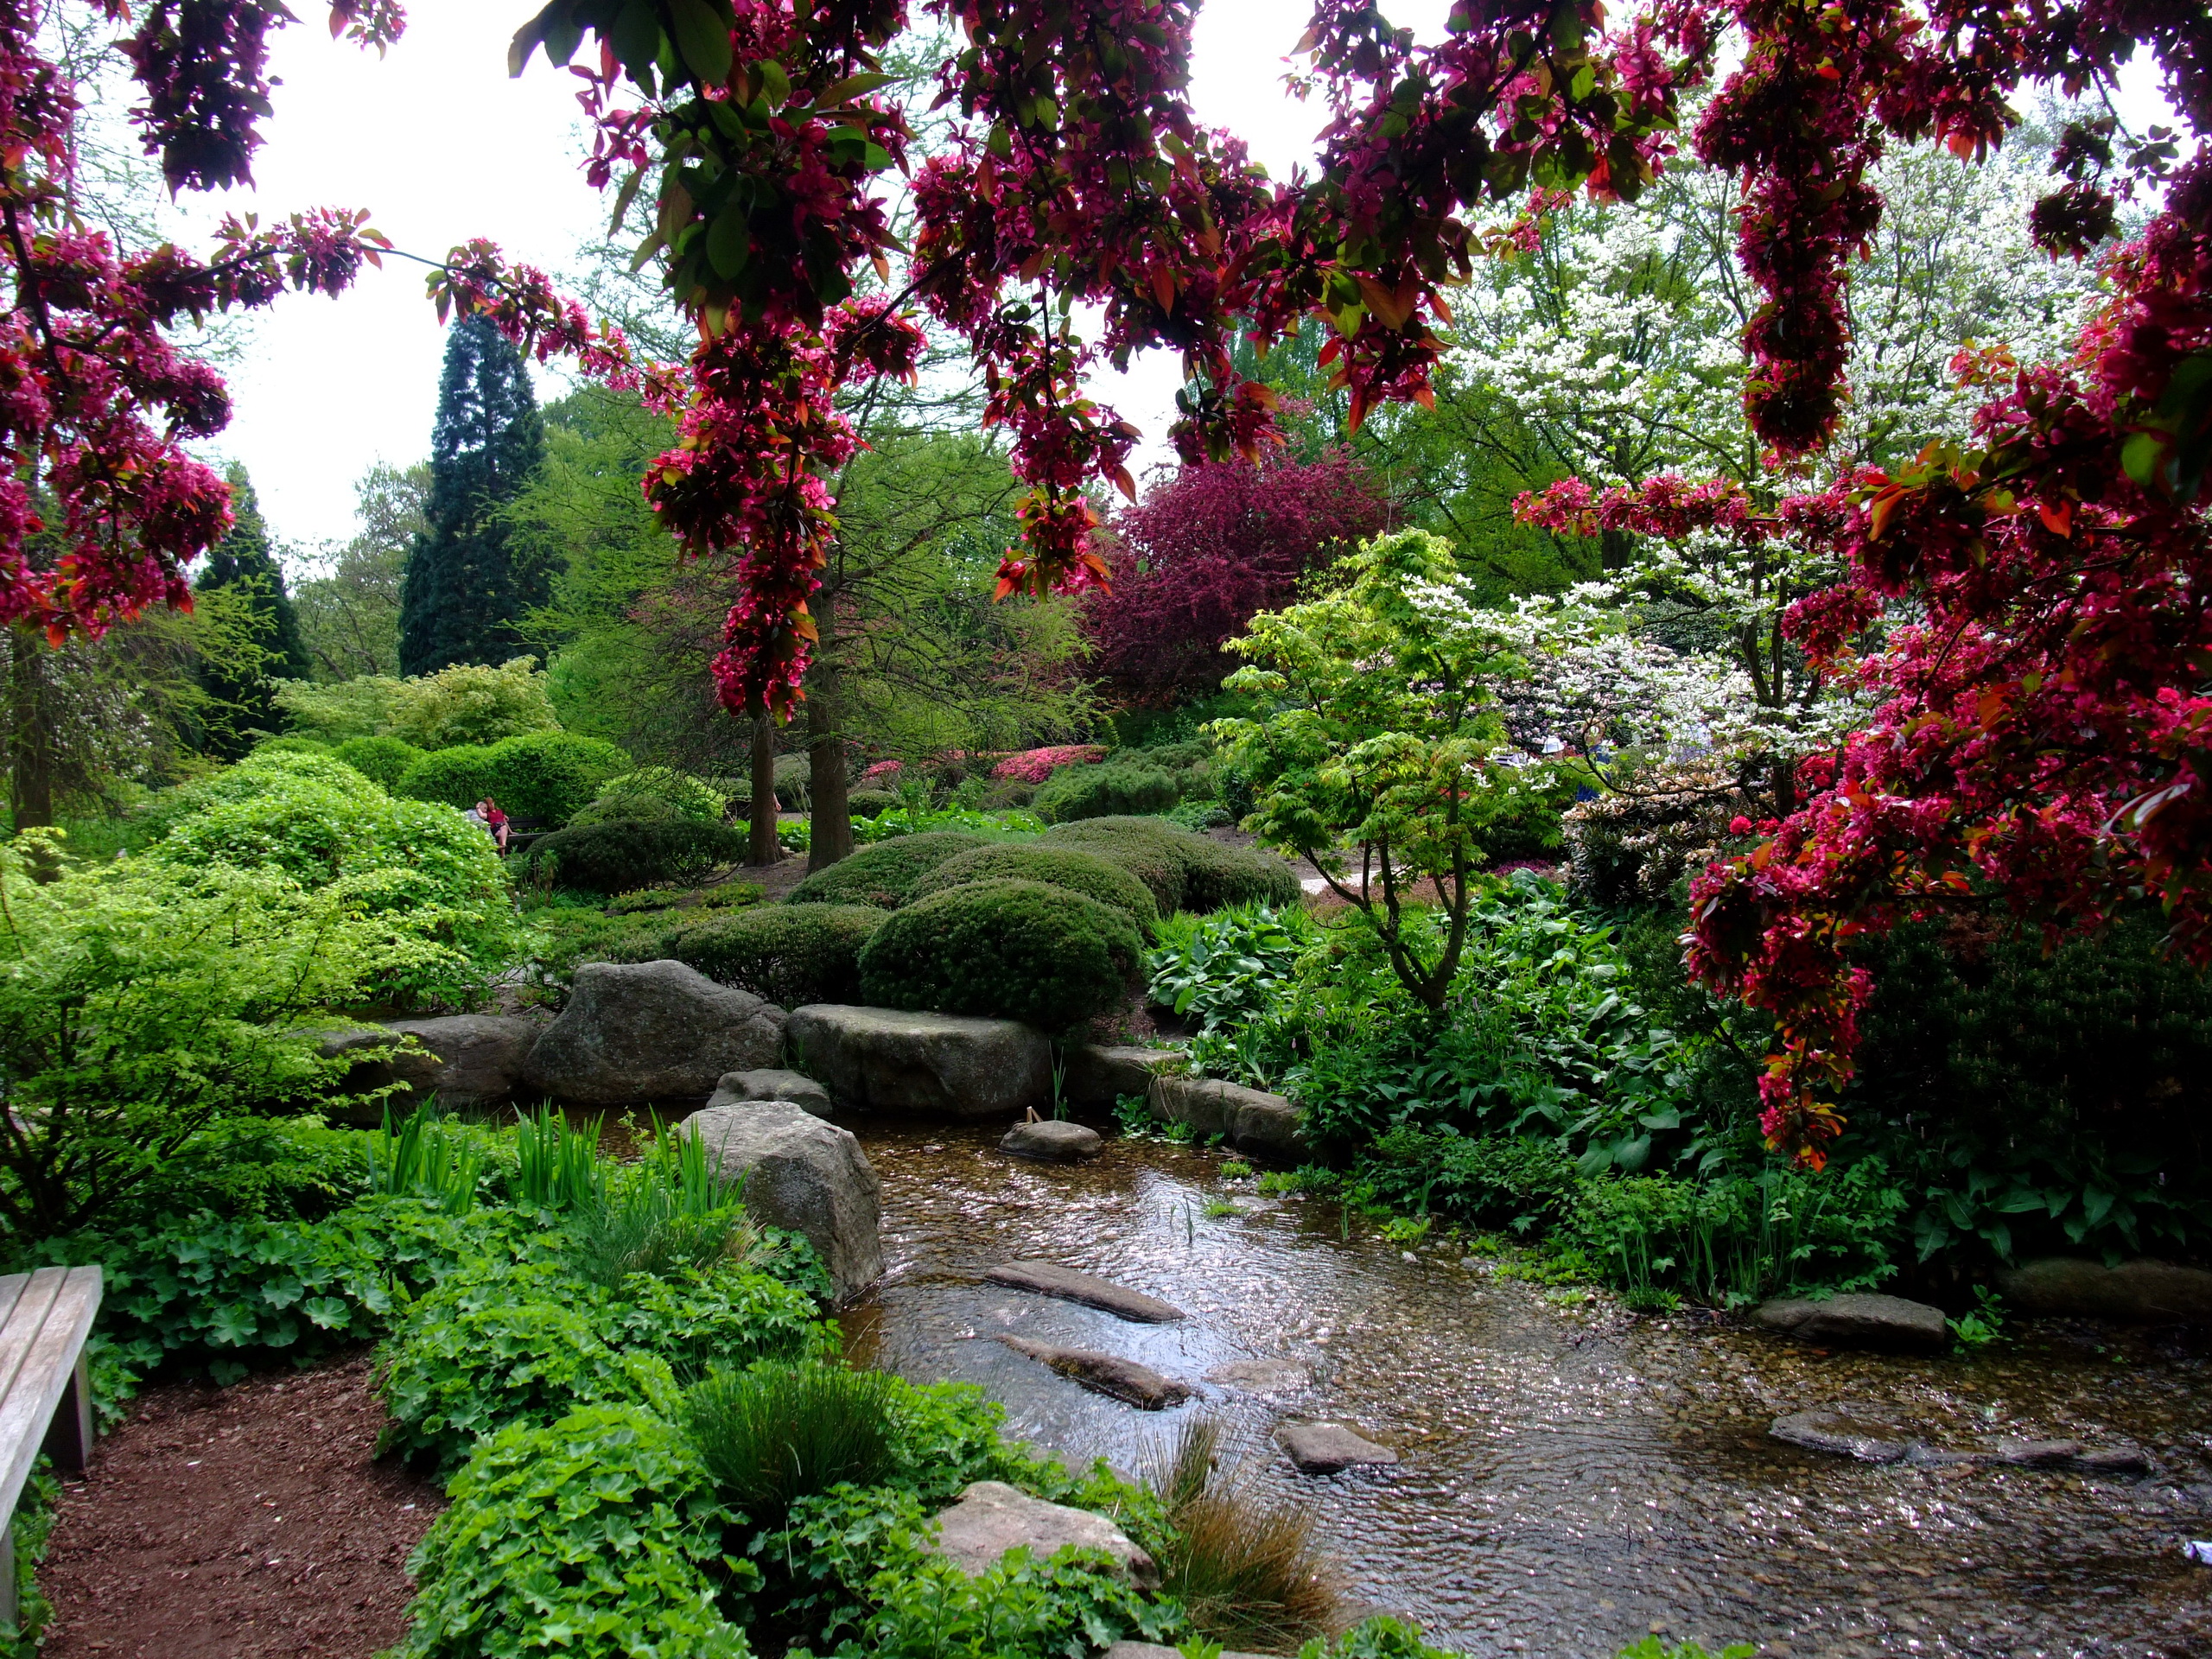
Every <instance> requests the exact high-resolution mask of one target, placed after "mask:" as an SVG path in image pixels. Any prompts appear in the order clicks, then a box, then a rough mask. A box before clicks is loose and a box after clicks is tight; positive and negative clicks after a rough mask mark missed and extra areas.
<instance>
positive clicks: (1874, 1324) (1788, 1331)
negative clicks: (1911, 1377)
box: [1754, 1294, 1951, 1354]
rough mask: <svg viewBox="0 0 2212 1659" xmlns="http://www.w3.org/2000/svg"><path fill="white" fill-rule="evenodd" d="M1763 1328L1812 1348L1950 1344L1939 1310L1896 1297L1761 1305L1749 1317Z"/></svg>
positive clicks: (1933, 1349) (1930, 1348) (1936, 1348)
mask: <svg viewBox="0 0 2212 1659" xmlns="http://www.w3.org/2000/svg"><path fill="white" fill-rule="evenodd" d="M1754 1317H1755V1318H1756V1319H1758V1322H1759V1324H1760V1325H1762V1326H1763V1327H1764V1328H1765V1329H1767V1330H1769V1331H1778V1332H1782V1333H1783V1334H1784V1335H1786V1336H1791V1337H1795V1338H1797V1340H1798V1341H1800V1342H1808V1343H1811V1344H1813V1345H1814V1346H1815V1347H1816V1348H1883V1349H1891V1350H1897V1351H1907V1352H1917V1353H1929V1354H1936V1353H1941V1352H1942V1351H1943V1350H1944V1349H1946V1348H1948V1347H1949V1346H1950V1345H1951V1328H1950V1326H1949V1325H1948V1324H1947V1323H1946V1322H1945V1321H1944V1319H1943V1310H1942V1308H1940V1307H1930V1306H1929V1305H1928V1304H1927V1303H1926V1302H1909V1301H1907V1300H1905V1299H1904V1297H1902V1296H1867V1295H1857V1294H1853V1295H1846V1296H1831V1297H1829V1298H1828V1299H1827V1300H1826V1301H1824V1302H1812V1301H1805V1300H1800V1299H1797V1298H1794V1297H1793V1298H1789V1299H1787V1300H1781V1299H1777V1300H1774V1301H1770V1302H1766V1303H1763V1304H1762V1305H1761V1306H1760V1307H1759V1311H1758V1313H1757V1314H1756V1315H1754Z"/></svg>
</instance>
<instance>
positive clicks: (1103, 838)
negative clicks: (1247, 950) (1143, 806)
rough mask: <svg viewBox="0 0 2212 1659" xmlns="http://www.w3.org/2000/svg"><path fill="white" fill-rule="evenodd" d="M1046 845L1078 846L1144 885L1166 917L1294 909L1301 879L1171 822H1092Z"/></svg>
mask: <svg viewBox="0 0 2212 1659" xmlns="http://www.w3.org/2000/svg"><path fill="white" fill-rule="evenodd" d="M1045 844H1046V845H1047V846H1051V847H1076V848H1080V849H1083V850H1084V852H1087V853H1095V854H1096V855H1098V856H1099V857H1101V858H1103V859H1105V860H1106V861H1108V862H1109V863H1113V864H1117V865H1119V866H1120V867H1121V868H1123V869H1125V870H1127V871H1128V873H1129V874H1131V875H1134V876H1135V877H1136V879H1137V880H1140V881H1141V882H1143V883H1144V885H1145V887H1147V889H1148V890H1149V891H1150V892H1151V893H1152V897H1153V902H1154V904H1156V905H1158V906H1159V907H1160V914H1161V915H1162V916H1172V915H1173V914H1174V912H1177V911H1179V910H1190V911H1211V910H1218V909H1220V908H1222V907H1223V906H1225V905H1243V904H1254V903H1267V904H1274V905H1287V904H1295V903H1296V902H1297V901H1298V899H1299V896H1300V893H1301V891H1302V889H1301V888H1300V886H1299V882H1298V875H1297V873H1296V872H1295V871H1294V870H1293V869H1292V868H1290V867H1289V866H1288V865H1287V864H1285V863H1284V862H1283V861H1281V859H1278V858H1270V857H1268V856H1267V855H1264V854H1262V853H1257V852H1254V851H1252V850H1250V849H1246V848H1241V847H1228V846H1224V845H1223V844H1222V843H1221V842H1217V841H1214V840H1212V839H1211V838H1210V837H1208V836H1202V835H1198V834H1195V833H1193V832H1192V831H1191V830H1188V829H1184V828H1182V827H1181V826H1180V825H1179V824H1173V823H1169V822H1168V821H1167V820H1166V819H1165V818H1152V817H1105V818H1086V819H1084V820H1083V821H1082V822H1080V823H1067V824H1058V825H1056V826H1054V827H1053V828H1052V829H1050V830H1047V831H1046V836H1045Z"/></svg>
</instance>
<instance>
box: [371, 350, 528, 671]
mask: <svg viewBox="0 0 2212 1659" xmlns="http://www.w3.org/2000/svg"><path fill="white" fill-rule="evenodd" d="M544 450H545V429H544V424H543V422H542V421H541V420H540V419H539V418H538V413H537V397H536V396H535V395H534V394H533V393H532V392H531V386H530V376H529V373H528V372H526V371H525V370H524V367H523V361H522V359H521V357H520V356H519V355H518V353H517V352H516V351H515V348H514V347H513V346H511V345H509V344H508V343H507V341H506V340H505V338H504V337H503V336H502V335H501V334H499V330H497V329H496V328H494V327H492V325H491V324H490V323H488V322H486V321H484V320H483V319H482V318H481V317H477V316H470V317H466V318H463V319H462V320H461V321H459V322H457V323H455V324H454V327H453V332H452V333H451V334H449V335H448V337H447V340H446V364H445V372H444V374H443V376H442V378H441V379H440V381H439V385H438V419H437V426H436V428H435V430H434V432H433V433H432V435H431V438H430V499H429V503H428V504H427V505H426V507H425V509H424V512H423V517H424V518H426V519H427V520H428V521H429V522H428V528H427V529H426V530H425V531H423V533H422V534H421V535H419V536H417V537H416V539H415V548H414V551H413V552H412V554H410V556H409V558H408V562H407V577H406V583H405V586H404V589H403V590H402V593H401V595H400V608H399V671H400V672H401V673H403V674H409V675H413V674H434V673H435V672H436V671H438V670H440V669H442V668H448V667H450V666H452V665H453V664H455V663H483V664H493V665H496V664H499V663H502V662H505V661H506V660H507V659H508V658H512V657H513V656H515V655H517V654H518V652H520V651H521V650H523V649H524V646H523V645H522V642H521V640H520V639H519V637H518V634H517V632H516V624H517V623H518V622H519V621H520V620H522V619H523V617H524V615H526V614H527V613H529V612H530V611H531V610H532V609H534V608H536V607H538V606H540V605H543V604H544V603H545V602H546V601H547V599H548V597H549V596H550V595H549V593H548V588H547V582H548V573H547V572H546V570H544V569H543V568H542V567H541V566H539V565H538V564H537V563H534V562H532V561H531V560H529V559H527V558H520V559H518V557H517V552H518V550H517V549H515V548H514V547H512V545H511V543H510V538H509V536H508V529H507V523H506V519H505V516H504V515H503V514H502V512H501V509H502V508H504V507H505V505H506V504H507V503H508V502H509V501H510V500H512V499H513V498H514V497H515V495H516V494H517V493H519V492H520V491H521V489H522V488H523V486H524V485H525V484H527V483H528V482H529V480H530V476H531V474H532V473H534V472H535V471H537V466H538V463H539V461H541V460H542V459H543V455H544Z"/></svg>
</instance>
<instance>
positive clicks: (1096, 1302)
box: [983, 1262, 1183, 1325]
mask: <svg viewBox="0 0 2212 1659" xmlns="http://www.w3.org/2000/svg"><path fill="white" fill-rule="evenodd" d="M983 1277H984V1279H985V1281H988V1283H991V1284H994V1285H1007V1286H1011V1287H1013V1288H1014V1289H1015V1290H1029V1291H1034V1292H1035V1293H1036V1294H1038V1295H1039V1296H1057V1297H1058V1298H1059V1299H1060V1300H1062V1301H1064V1302H1080V1303H1082V1304H1083V1305H1084V1306H1085V1307H1097V1308H1103V1309H1104V1310H1105V1311H1106V1312H1107V1313H1113V1314H1117V1315H1119V1316H1120V1317H1121V1318H1122V1319H1129V1320H1133V1321H1134V1322H1135V1323H1136V1324H1138V1325H1166V1324H1169V1323H1170V1322H1172V1321H1173V1320H1176V1319H1181V1318H1182V1317H1183V1310H1182V1309H1181V1308H1179V1307H1177V1306H1175V1305H1174V1304H1173V1303H1172V1302H1163V1301H1161V1300H1160V1298H1159V1297H1157V1296H1147V1295H1146V1294H1144V1292H1142V1291H1141V1290H1131V1289H1130V1288H1129V1287H1128V1286H1127V1285H1117V1284H1116V1283H1115V1282H1114V1281H1112V1280H1110V1279H1101V1278H1100V1277H1099V1276H1098V1275H1097V1274H1093V1273H1077V1271H1076V1270H1075V1269H1074V1268H1064V1267H1062V1266H1060V1265H1059V1263H1058V1262H1007V1263H1005V1264H1004V1265H1003V1266H1001V1267H995V1268H992V1269H991V1270H990V1271H989V1272H988V1273H987V1274H984V1275H983Z"/></svg>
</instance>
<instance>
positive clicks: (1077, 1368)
mask: <svg viewBox="0 0 2212 1659" xmlns="http://www.w3.org/2000/svg"><path fill="white" fill-rule="evenodd" d="M999 1340H1000V1341H1001V1342H1002V1343H1004V1344H1006V1345H1007V1347H1009V1348H1011V1349H1013V1350H1014V1352H1015V1353H1017V1354H1023V1355H1027V1357H1029V1358H1031V1359H1033V1360H1035V1361H1037V1362H1038V1363H1039V1364H1041V1365H1046V1366H1049V1367H1050V1368H1051V1369H1052V1370H1055V1371H1058V1373H1059V1374H1060V1375H1061V1376H1065V1377H1068V1378H1070V1379H1071V1380H1072V1381H1074V1382H1077V1383H1082V1384H1083V1386H1084V1388H1086V1389H1090V1390H1091V1392H1092V1393H1094V1394H1103V1395H1107V1396H1108V1397H1109V1398H1111V1399H1115V1400H1119V1401H1122V1402H1123V1403H1125V1404H1128V1405H1132V1406H1135V1407H1136V1408H1138V1409H1140V1410H1141V1411H1165V1410H1166V1408H1168V1407H1170V1406H1179V1405H1181V1404H1182V1403H1183V1402H1185V1400H1188V1399H1190V1398H1191V1397H1192V1394H1193V1392H1194V1390H1193V1389H1192V1388H1191V1387H1190V1385H1189V1384H1187V1383H1179V1382H1177V1381H1176V1380H1175V1379H1174V1378H1173V1377H1172V1376H1166V1375H1165V1374H1164V1373H1162V1372H1160V1371H1155V1370H1153V1369H1152V1367H1151V1366H1149V1365H1141V1364H1139V1363H1137V1362H1136V1361H1135V1360H1134V1359H1124V1358H1122V1357H1121V1356H1120V1355H1119V1354H1104V1353H1100V1352H1098V1351H1096V1350H1095V1349H1090V1348H1063V1347H1060V1346H1059V1345H1058V1344H1056V1343H1050V1342H1037V1341H1033V1339H1031V1338H1027V1337H1016V1336H1001V1338H999Z"/></svg>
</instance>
